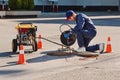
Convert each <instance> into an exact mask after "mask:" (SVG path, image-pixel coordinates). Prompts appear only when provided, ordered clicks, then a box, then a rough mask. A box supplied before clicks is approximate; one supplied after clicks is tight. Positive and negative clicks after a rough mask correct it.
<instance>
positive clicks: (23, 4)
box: [8, 0, 34, 10]
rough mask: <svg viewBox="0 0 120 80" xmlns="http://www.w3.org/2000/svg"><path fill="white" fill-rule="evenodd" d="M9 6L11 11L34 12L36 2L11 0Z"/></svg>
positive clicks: (31, 0)
mask: <svg viewBox="0 0 120 80" xmlns="http://www.w3.org/2000/svg"><path fill="white" fill-rule="evenodd" d="M8 5H9V7H10V9H11V10H32V9H34V0H9V1H8Z"/></svg>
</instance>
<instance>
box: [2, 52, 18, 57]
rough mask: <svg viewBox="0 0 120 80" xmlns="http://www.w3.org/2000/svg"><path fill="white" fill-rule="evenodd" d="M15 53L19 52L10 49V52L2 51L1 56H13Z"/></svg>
mask: <svg viewBox="0 0 120 80" xmlns="http://www.w3.org/2000/svg"><path fill="white" fill-rule="evenodd" d="M15 54H18V53H13V52H11V51H9V52H0V57H12V55H15Z"/></svg>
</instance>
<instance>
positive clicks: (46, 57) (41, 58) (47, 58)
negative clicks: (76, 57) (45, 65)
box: [27, 51, 73, 63]
mask: <svg viewBox="0 0 120 80" xmlns="http://www.w3.org/2000/svg"><path fill="white" fill-rule="evenodd" d="M49 52H51V51H45V52H42V53H41V54H45V55H43V56H39V57H35V58H32V59H28V60H27V62H28V63H37V62H46V61H50V60H55V59H64V58H68V57H73V55H63V56H49V55H47V53H49Z"/></svg>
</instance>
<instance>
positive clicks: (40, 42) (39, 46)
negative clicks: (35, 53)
mask: <svg viewBox="0 0 120 80" xmlns="http://www.w3.org/2000/svg"><path fill="white" fill-rule="evenodd" d="M41 48H42V41H41V35H39V37H38V49H41Z"/></svg>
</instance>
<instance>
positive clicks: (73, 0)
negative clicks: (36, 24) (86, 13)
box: [35, 0, 119, 6]
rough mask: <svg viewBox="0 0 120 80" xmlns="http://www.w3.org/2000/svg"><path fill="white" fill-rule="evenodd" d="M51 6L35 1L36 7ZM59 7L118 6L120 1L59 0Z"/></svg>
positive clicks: (42, 1)
mask: <svg viewBox="0 0 120 80" xmlns="http://www.w3.org/2000/svg"><path fill="white" fill-rule="evenodd" d="M43 4H45V5H51V2H50V1H49V0H35V5H43ZM58 5H66V6H67V5H71V6H84V5H85V6H118V5H119V0H58Z"/></svg>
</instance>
